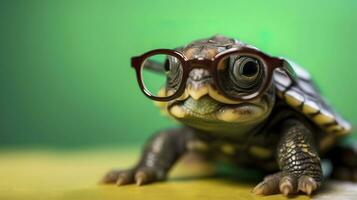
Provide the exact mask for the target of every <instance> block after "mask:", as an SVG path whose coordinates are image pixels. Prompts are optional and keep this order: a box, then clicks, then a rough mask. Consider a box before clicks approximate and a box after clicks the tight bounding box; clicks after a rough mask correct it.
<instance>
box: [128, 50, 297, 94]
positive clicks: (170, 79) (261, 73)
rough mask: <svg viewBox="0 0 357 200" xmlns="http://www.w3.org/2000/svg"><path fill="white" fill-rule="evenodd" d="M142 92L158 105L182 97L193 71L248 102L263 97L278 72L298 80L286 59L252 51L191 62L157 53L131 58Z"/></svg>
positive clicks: (165, 52)
mask: <svg viewBox="0 0 357 200" xmlns="http://www.w3.org/2000/svg"><path fill="white" fill-rule="evenodd" d="M131 65H132V67H133V68H134V69H135V71H136V76H137V80H138V84H139V86H140V89H141V90H142V92H143V93H144V94H145V95H146V96H147V97H149V98H150V99H152V100H155V101H170V100H173V99H175V98H178V97H180V96H181V95H182V94H183V93H184V92H185V88H186V82H187V80H188V78H189V77H190V72H191V71H192V70H193V69H198V68H201V69H206V70H207V71H208V72H209V73H210V76H211V77H212V80H213V87H214V88H215V89H217V90H218V91H219V93H220V94H222V95H223V96H225V97H226V98H228V99H230V100H233V101H248V100H252V99H255V98H258V97H259V96H260V95H262V94H263V93H264V92H265V91H266V90H267V88H268V87H269V84H270V83H271V80H272V75H273V72H274V70H275V69H277V68H281V69H283V70H285V72H286V73H287V74H288V75H289V77H290V78H291V79H293V80H294V79H295V76H296V75H295V72H294V70H293V69H292V67H291V66H290V65H289V64H288V62H287V61H285V60H284V59H282V58H278V57H271V56H269V55H267V54H265V53H263V52H261V51H259V50H257V49H254V48H249V47H241V48H230V49H228V50H226V51H223V52H221V53H218V54H217V55H215V56H214V57H213V58H212V59H204V58H200V57H198V58H194V59H188V58H187V57H186V56H185V55H184V54H183V53H181V52H179V51H176V50H170V49H156V50H152V51H149V52H147V53H144V54H142V55H141V56H136V57H132V58H131Z"/></svg>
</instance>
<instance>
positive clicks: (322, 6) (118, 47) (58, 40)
mask: <svg viewBox="0 0 357 200" xmlns="http://www.w3.org/2000/svg"><path fill="white" fill-rule="evenodd" d="M266 2H268V1H251V0H250V1H248V0H246V1H238V0H231V1H208V0H204V1H193V0H179V1H168V0H160V1H156V0H150V1H138V0H137V1H132V0H131V1H129V0H125V1H119V0H117V1H114V0H113V1H101V0H98V1H91V0H76V1H35V0H32V1H10V0H9V1H1V2H0V146H1V147H27V146H31V147H32V146H36V147H51V148H68V147H95V146H125V145H131V144H139V143H142V142H143V141H144V140H145V139H146V138H147V137H149V135H151V134H152V133H153V132H154V131H156V130H159V129H162V128H165V127H169V126H175V123H174V122H172V121H170V120H169V119H166V118H165V117H162V116H161V115H160V113H159V111H158V109H157V108H156V107H155V106H154V105H153V103H152V102H151V101H150V100H148V99H147V98H146V97H144V96H143V94H141V92H140V91H139V88H138V86H137V83H136V78H135V76H134V71H133V70H132V69H131V68H130V66H129V59H130V57H131V56H133V55H139V54H141V53H143V52H145V51H148V50H151V49H154V48H174V47H177V46H180V45H183V44H186V43H188V42H190V41H192V40H194V39H199V38H203V37H208V36H211V35H213V34H216V33H220V34H224V35H227V36H232V37H236V38H239V39H241V40H243V41H245V42H247V43H251V44H253V45H256V46H257V47H259V48H261V49H262V50H264V51H265V52H267V53H270V54H272V55H280V56H285V57H288V58H292V59H293V60H295V61H296V62H298V63H299V64H301V65H302V66H304V67H305V68H307V69H308V70H309V71H310V72H311V74H312V75H313V77H314V79H315V80H316V82H317V83H318V84H319V85H320V86H321V89H322V92H323V94H324V95H325V96H326V97H327V98H328V100H329V101H330V103H331V104H332V105H334V107H335V108H336V109H337V110H338V111H339V112H340V113H341V114H343V116H344V117H346V118H347V119H349V120H351V122H352V123H353V124H357V113H356V109H355V108H356V105H355V103H356V101H357V90H356V84H357V80H356V73H357V67H356V64H355V63H356V60H355V59H356V57H357V56H356V53H357V47H356V45H357V38H356V35H357V14H356V10H357V1H353V0H350V1H337V0H335V1H326V0H324V1H321V0H319V1H307V0H306V1H269V3H266Z"/></svg>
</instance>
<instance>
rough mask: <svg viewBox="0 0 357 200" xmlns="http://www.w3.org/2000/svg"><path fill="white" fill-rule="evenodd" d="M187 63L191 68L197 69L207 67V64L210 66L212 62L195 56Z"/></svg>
mask: <svg viewBox="0 0 357 200" xmlns="http://www.w3.org/2000/svg"><path fill="white" fill-rule="evenodd" d="M188 63H189V65H190V66H191V68H192V69H197V68H202V69H208V68H209V66H211V64H212V60H207V59H204V58H195V59H192V60H189V61H188Z"/></svg>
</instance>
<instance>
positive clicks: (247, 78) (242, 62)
mask: <svg viewBox="0 0 357 200" xmlns="http://www.w3.org/2000/svg"><path fill="white" fill-rule="evenodd" d="M231 66H232V67H231V75H232V76H233V77H232V79H233V80H234V82H235V83H236V84H237V85H238V86H239V87H242V88H251V87H252V86H254V85H255V84H256V83H257V81H258V80H259V77H260V74H261V71H262V70H261V66H260V63H259V61H258V60H256V59H254V58H252V57H246V56H242V57H239V58H236V59H235V60H234V61H233V63H232V65H231Z"/></svg>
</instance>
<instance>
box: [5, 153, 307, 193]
mask: <svg viewBox="0 0 357 200" xmlns="http://www.w3.org/2000/svg"><path fill="white" fill-rule="evenodd" d="M137 156H138V152H136V151H129V150H126V151H125V150H116V151H103V150H102V151H85V152H83V151H81V152H77V153H73V152H48V151H37V152H35V151H32V152H24V151H17V152H4V151H2V152H0V199H1V200H3V199H6V200H7V199H11V200H12V199H36V200H37V199H76V200H80V199H86V200H88V199H118V200H119V199H125V200H130V199H138V200H139V199H140V200H142V199H144V200H151V199H153V200H154V199H155V200H160V199H169V200H176V199H205V200H209V199H216V200H218V199H264V200H270V199H286V198H285V197H282V196H281V195H274V196H269V197H259V196H255V195H254V194H252V193H251V190H252V188H253V187H254V184H246V183H244V182H232V181H229V180H226V179H222V178H208V176H204V175H203V174H204V171H210V168H209V167H208V166H199V165H197V164H196V165H195V164H193V165H195V166H188V165H190V164H187V163H186V164H182V162H181V164H179V165H178V166H177V167H175V169H174V170H173V173H172V174H171V176H170V179H169V181H167V182H164V183H155V184H151V185H146V186H141V187H138V186H136V185H129V186H123V187H117V186H114V185H99V184H97V182H98V180H99V179H100V177H101V176H102V175H103V174H104V172H106V171H107V170H108V169H109V168H111V167H114V166H121V167H127V166H130V165H131V164H132V163H133V162H134V161H135V160H136V158H137ZM191 165H192V164H191ZM188 168H189V169H188ZM193 174H194V175H195V177H193ZM198 174H201V175H202V176H201V177H200V176H199V177H197V175H198ZM294 199H296V200H297V199H309V198H308V197H306V196H298V197H294Z"/></svg>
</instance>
